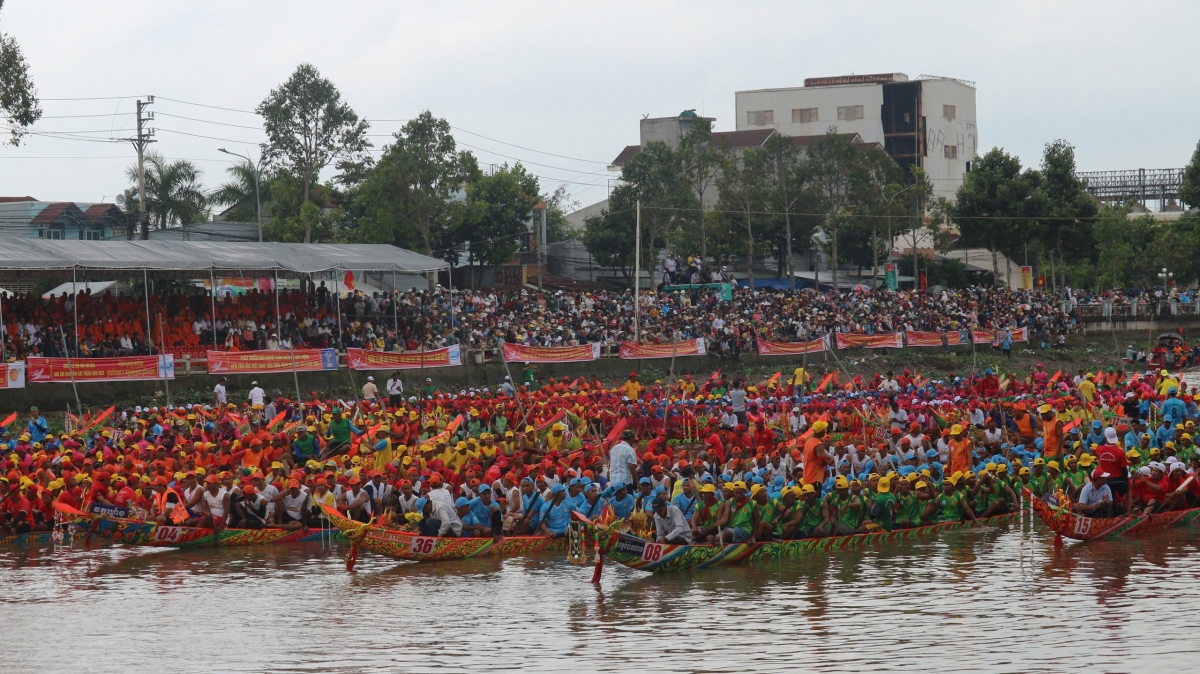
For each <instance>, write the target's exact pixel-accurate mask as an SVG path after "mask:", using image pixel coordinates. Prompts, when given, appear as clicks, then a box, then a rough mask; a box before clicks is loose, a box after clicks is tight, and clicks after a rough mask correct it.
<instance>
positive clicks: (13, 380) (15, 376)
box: [0, 360, 25, 389]
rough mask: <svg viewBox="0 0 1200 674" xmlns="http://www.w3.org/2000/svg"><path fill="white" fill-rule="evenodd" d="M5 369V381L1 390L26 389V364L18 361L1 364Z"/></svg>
mask: <svg viewBox="0 0 1200 674" xmlns="http://www.w3.org/2000/svg"><path fill="white" fill-rule="evenodd" d="M0 366H2V367H3V368H4V369H3V370H2V371H3V372H4V381H3V382H0V389H4V388H25V363H24V362H23V361H19V360H18V361H17V362H15V363H0Z"/></svg>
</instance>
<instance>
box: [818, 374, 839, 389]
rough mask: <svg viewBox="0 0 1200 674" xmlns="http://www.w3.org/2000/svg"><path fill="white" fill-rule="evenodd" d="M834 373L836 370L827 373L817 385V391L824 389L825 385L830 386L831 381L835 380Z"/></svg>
mask: <svg viewBox="0 0 1200 674" xmlns="http://www.w3.org/2000/svg"><path fill="white" fill-rule="evenodd" d="M834 374H835V372H830V373H829V374H827V375H825V378H824V379H822V380H821V383H820V384H819V385H818V386H817V388H816V389H815V390H816V391H824V390H825V387H826V386H829V382H831V381H833V375H834Z"/></svg>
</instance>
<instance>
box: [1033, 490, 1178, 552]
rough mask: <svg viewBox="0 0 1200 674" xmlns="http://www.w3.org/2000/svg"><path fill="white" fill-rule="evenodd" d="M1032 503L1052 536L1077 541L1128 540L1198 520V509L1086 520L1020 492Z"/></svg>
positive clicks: (1063, 507)
mask: <svg viewBox="0 0 1200 674" xmlns="http://www.w3.org/2000/svg"><path fill="white" fill-rule="evenodd" d="M1022 493H1023V494H1024V495H1025V498H1027V499H1029V500H1030V501H1032V503H1033V511H1034V512H1035V513H1037V515H1038V517H1039V518H1040V519H1041V520H1042V522H1043V523H1044V524H1045V525H1046V526H1047V527H1049V528H1050V529H1051V530H1052V531H1053V532H1054V533H1056V534H1058V535H1059V536H1062V537H1063V538H1070V539H1072V540H1076V541H1094V540H1101V539H1113V538H1127V537H1129V536H1134V535H1140V534H1145V533H1149V532H1151V531H1158V530H1159V529H1166V528H1168V527H1176V526H1184V525H1187V524H1192V523H1194V522H1196V521H1197V519H1200V508H1189V509H1187V510H1172V511H1169V512H1164V513H1152V514H1150V515H1123V516H1121V517H1087V516H1086V515H1080V514H1079V513H1076V512H1073V511H1072V510H1071V509H1070V507H1069V504H1063V505H1052V504H1050V503H1047V502H1046V501H1043V500H1042V499H1040V498H1037V497H1035V496H1033V495H1032V494H1030V492H1029V490H1028V489H1025V490H1022Z"/></svg>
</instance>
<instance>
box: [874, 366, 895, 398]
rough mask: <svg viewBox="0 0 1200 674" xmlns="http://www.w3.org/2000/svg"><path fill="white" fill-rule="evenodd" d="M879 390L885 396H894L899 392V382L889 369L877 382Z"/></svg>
mask: <svg viewBox="0 0 1200 674" xmlns="http://www.w3.org/2000/svg"><path fill="white" fill-rule="evenodd" d="M879 392H880V393H882V394H883V395H885V396H895V395H896V394H897V393H899V392H900V382H898V381H896V376H895V375H894V374H893V373H892V372H891V371H890V370H889V371H888V373H887V376H886V377H884V378H883V381H881V382H879Z"/></svg>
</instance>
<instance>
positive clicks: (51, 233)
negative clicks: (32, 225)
mask: <svg viewBox="0 0 1200 674" xmlns="http://www.w3.org/2000/svg"><path fill="white" fill-rule="evenodd" d="M63 234H64V232H63V228H62V226H61V225H60V226H58V227H54V226H51V227H43V228H41V229H39V230H38V238H39V239H61V238H63Z"/></svg>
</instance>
